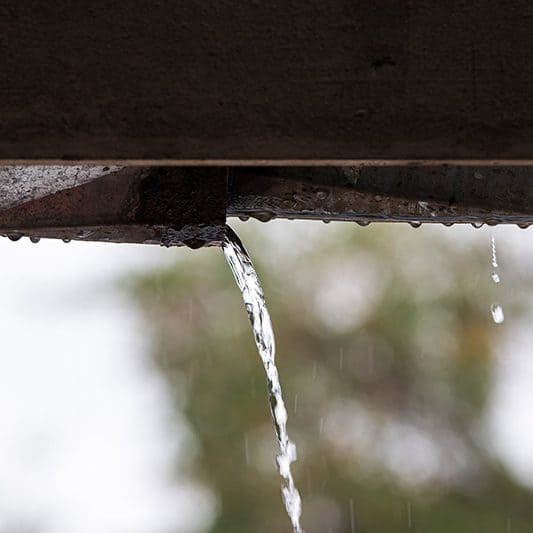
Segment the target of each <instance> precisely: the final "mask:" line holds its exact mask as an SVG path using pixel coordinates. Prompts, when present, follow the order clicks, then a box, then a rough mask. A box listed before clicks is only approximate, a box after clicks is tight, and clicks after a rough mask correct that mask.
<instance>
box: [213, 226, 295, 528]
mask: <svg viewBox="0 0 533 533" xmlns="http://www.w3.org/2000/svg"><path fill="white" fill-rule="evenodd" d="M222 249H223V251H224V255H225V256H226V260H227V261H228V264H229V266H230V268H231V271H232V272H233V276H234V277H235V281H236V282H237V285H238V287H239V289H240V290H241V293H242V298H243V300H244V305H245V307H246V312H247V313H248V317H249V319H250V323H251V324H252V330H253V334H254V339H255V344H256V345H257V350H258V351H259V355H260V357H261V360H262V362H263V366H264V367H265V372H266V376H267V384H268V396H269V401H270V410H271V413H272V420H273V421H274V428H275V430H276V437H277V440H278V445H279V454H278V456H277V465H278V471H279V473H280V475H281V477H282V478H283V485H282V495H283V502H284V503H285V508H286V510H287V514H288V515H289V518H290V520H291V523H292V529H293V531H294V533H303V530H302V528H301V526H300V516H301V514H302V502H301V498H300V494H299V492H298V489H297V488H296V486H295V484H294V479H293V477H292V472H291V463H292V462H294V461H295V460H296V446H295V445H294V443H293V442H292V441H291V440H290V439H289V435H288V433H287V418H288V416H287V409H286V408H285V402H284V401H283V396H282V392H281V384H280V381H279V374H278V369H277V367H276V362H275V355H276V347H275V341H274V331H273V329H272V323H271V321H270V315H269V313H268V309H267V307H266V303H265V298H264V296H263V290H262V288H261V284H260V282H259V278H258V277H257V273H256V272H255V269H254V266H253V264H252V260H251V259H250V257H249V255H248V253H247V252H246V250H245V248H244V246H243V245H242V243H241V241H240V239H239V237H238V236H237V235H236V234H235V232H234V231H233V230H232V229H231V228H230V227H226V236H225V239H224V244H223V246H222Z"/></svg>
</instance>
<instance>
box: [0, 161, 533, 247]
mask: <svg viewBox="0 0 533 533" xmlns="http://www.w3.org/2000/svg"><path fill="white" fill-rule="evenodd" d="M43 168H44V169H43V170H42V171H40V170H39V169H38V168H37V167H33V169H32V170H28V169H27V168H24V167H23V168H22V170H18V169H19V167H11V168H9V169H7V170H6V169H5V168H4V169H0V235H7V236H9V237H11V238H12V239H14V240H16V239H18V238H20V237H21V236H28V237H30V238H32V239H33V240H35V239H38V238H41V237H46V238H59V239H64V240H85V241H106V242H134V243H146V244H161V245H164V246H174V245H183V244H184V245H187V246H190V247H192V248H198V247H201V246H204V245H219V244H220V243H221V241H222V239H223V235H224V225H225V221H226V216H229V217H240V218H243V219H246V218H249V217H253V218H256V219H258V220H262V221H267V220H270V219H272V218H289V219H295V218H296V219H312V220H323V221H330V220H346V221H354V222H358V223H360V224H367V223H369V222H409V223H411V224H413V225H419V224H422V223H442V224H446V225H451V224H455V223H471V224H474V225H476V226H477V225H481V224H505V223H508V224H518V225H520V226H524V227H525V226H528V225H529V224H531V223H533V167H528V166H522V167H519V166H517V167H495V166H484V167H481V166H447V165H442V166H413V167H404V166H397V167H391V166H387V167H380V166H360V167H350V166H344V167H307V168H306V167H233V168H224V167H123V168H119V167H117V168H109V167H83V168H80V167H76V168H75V169H70V168H69V167H63V169H62V167H54V168H53V169H51V168H48V167H43ZM28 176H30V178H28ZM54 177H55V178H54ZM65 177H67V178H68V179H66V178H65ZM59 189H60V190H59ZM50 193H51V194H50ZM28 196H29V197H30V198H33V199H31V200H29V201H27V199H28ZM2 206H7V208H4V209H3V210H2V209H1V208H2Z"/></svg>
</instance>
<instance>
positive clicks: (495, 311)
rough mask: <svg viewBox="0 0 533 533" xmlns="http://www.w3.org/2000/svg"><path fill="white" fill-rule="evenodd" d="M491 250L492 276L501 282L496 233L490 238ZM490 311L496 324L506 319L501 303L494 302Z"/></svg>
mask: <svg viewBox="0 0 533 533" xmlns="http://www.w3.org/2000/svg"><path fill="white" fill-rule="evenodd" d="M490 252H491V254H490V255H491V264H492V272H491V274H490V277H491V278H492V281H493V282H494V283H500V275H499V274H498V271H497V269H498V268H499V267H498V254H497V252H496V237H495V236H494V233H493V234H492V237H491V239H490ZM490 312H491V314H492V320H494V322H495V323H496V324H501V323H502V322H503V321H504V320H505V315H504V314H503V307H502V306H501V305H500V304H497V303H494V304H492V305H491V306H490Z"/></svg>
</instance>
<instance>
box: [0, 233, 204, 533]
mask: <svg viewBox="0 0 533 533" xmlns="http://www.w3.org/2000/svg"><path fill="white" fill-rule="evenodd" d="M176 253H179V252H178V251H177V250H176V249H174V250H163V249H160V248H158V247H154V246H147V247H142V246H129V245H121V246H114V245H109V244H89V243H74V242H72V243H70V244H64V243H63V242H56V241H45V240H42V241H41V242H40V243H38V244H37V245H33V244H31V243H30V242H29V241H28V239H22V240H20V241H18V242H15V243H13V242H10V241H8V240H7V239H0V258H1V259H0V265H1V267H0V295H1V297H0V338H1V345H0V531H2V532H3V531H9V532H10V533H11V532H13V531H28V530H31V529H30V528H32V526H37V528H38V529H37V531H39V532H42V533H95V532H99V533H120V532H125V533H137V532H139V533H150V532H154V533H156V532H157V533H160V532H167V531H173V532H175V531H183V532H186V531H202V530H204V529H205V527H206V525H208V523H209V521H210V520H211V518H212V510H213V505H212V502H210V500H209V499H208V500H207V501H206V498H209V497H210V496H209V494H205V493H203V492H202V491H201V490H198V488H195V487H193V486H191V484H190V483H189V482H188V481H187V480H185V479H181V480H180V479H179V478H178V479H177V480H175V479H173V477H172V476H173V466H174V465H175V461H176V451H177V447H178V446H179V442H180V440H183V439H184V438H187V432H186V428H185V426H184V425H183V424H182V423H180V422H179V420H176V419H175V416H174V414H173V413H172V412H171V408H170V405H171V403H170V398H169V397H168V396H167V393H166V392H165V388H164V385H163V383H162V381H161V379H160V378H159V376H158V375H157V373H156V372H155V371H153V370H152V369H151V367H150V365H149V361H148V359H147V358H148V355H149V352H148V349H147V348H148V347H147V342H148V339H147V336H146V334H145V332H144V331H143V323H142V321H141V320H140V317H139V316H138V315H136V314H135V310H134V308H133V307H132V306H131V305H128V302H126V301H124V299H123V297H121V296H120V295H119V294H117V292H116V291H112V290H111V291H110V290H109V285H112V282H113V280H114V279H116V278H117V277H120V275H121V274H125V273H126V272H127V271H130V270H132V269H135V270H139V269H146V268H150V267H152V266H156V265H157V264H161V263H163V262H165V261H168V260H172V259H173V258H175V254H176ZM201 509H204V510H205V512H200V510H201Z"/></svg>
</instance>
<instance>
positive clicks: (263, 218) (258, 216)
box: [251, 211, 274, 222]
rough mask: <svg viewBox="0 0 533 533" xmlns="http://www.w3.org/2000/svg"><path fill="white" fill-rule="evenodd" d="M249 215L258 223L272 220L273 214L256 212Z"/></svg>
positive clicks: (270, 212)
mask: <svg viewBox="0 0 533 533" xmlns="http://www.w3.org/2000/svg"><path fill="white" fill-rule="evenodd" d="M251 215H252V216H253V217H254V218H256V219H257V220H259V221H260V222H268V221H270V220H272V219H273V218H274V213H272V211H257V212H256V213H252V214H251Z"/></svg>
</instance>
